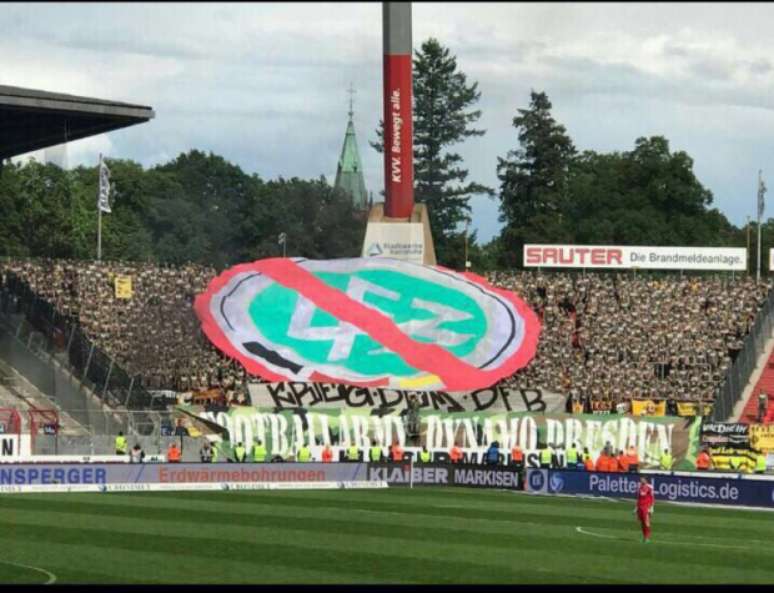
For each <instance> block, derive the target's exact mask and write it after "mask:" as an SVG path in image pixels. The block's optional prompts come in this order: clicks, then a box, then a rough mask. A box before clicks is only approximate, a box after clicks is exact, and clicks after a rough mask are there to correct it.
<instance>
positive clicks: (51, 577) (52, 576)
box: [0, 560, 56, 585]
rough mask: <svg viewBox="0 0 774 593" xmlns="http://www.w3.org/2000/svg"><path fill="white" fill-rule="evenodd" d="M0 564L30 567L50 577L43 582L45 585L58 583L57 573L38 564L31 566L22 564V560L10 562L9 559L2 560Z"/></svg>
mask: <svg viewBox="0 0 774 593" xmlns="http://www.w3.org/2000/svg"><path fill="white" fill-rule="evenodd" d="M0 564H10V565H11V566H19V567H21V568H28V569H29V570H34V571H35V572H42V573H43V574H44V575H46V576H47V577H48V580H47V581H46V582H45V583H43V584H44V585H53V584H54V583H56V575H55V574H54V573H53V572H49V571H47V570H46V569H45V568H38V567H37V566H29V565H28V564H21V563H20V562H10V561H9V560H0Z"/></svg>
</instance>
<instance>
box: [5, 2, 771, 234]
mask: <svg viewBox="0 0 774 593" xmlns="http://www.w3.org/2000/svg"><path fill="white" fill-rule="evenodd" d="M412 10H413V14H414V23H413V34H414V45H415V47H418V46H419V44H420V43H421V42H422V41H423V40H425V39H426V38H427V37H429V36H435V37H437V38H438V39H439V40H440V41H441V42H442V43H443V44H444V45H446V46H448V47H449V48H450V49H451V51H452V53H453V54H455V55H456V56H457V59H458V64H459V66H460V68H461V69H462V70H463V71H465V72H466V74H467V75H468V79H469V80H471V81H473V80H475V81H478V82H479V88H480V90H481V92H482V99H481V103H480V108H481V109H482V111H483V115H482V118H481V120H480V127H483V128H484V129H486V130H487V134H486V135H485V136H484V137H482V138H471V139H469V140H468V141H466V142H465V143H464V144H462V145H460V146H459V147H455V150H458V151H459V152H460V153H461V154H462V155H463V157H464V158H465V165H466V166H467V168H469V169H470V179H472V180H474V181H478V182H481V183H484V184H487V185H490V186H493V187H496V186H497V178H496V175H495V165H496V159H497V157H498V156H502V155H504V154H505V153H506V152H507V151H508V150H510V149H512V148H514V147H515V145H516V135H515V131H514V129H513V128H512V127H511V121H512V119H513V116H514V115H515V113H516V110H517V109H518V108H520V107H525V106H526V105H527V103H528V101H529V91H530V89H532V88H534V89H536V90H545V91H546V92H548V94H549V97H550V98H551V100H552V102H553V104H554V115H555V117H556V118H557V119H558V120H559V121H560V122H562V123H563V124H565V126H566V127H567V129H568V131H569V133H570V134H571V136H572V137H573V139H574V141H575V143H576V145H577V146H578V147H579V148H581V149H586V148H591V149H596V150H627V149H630V148H631V146H632V145H633V143H634V140H635V138H636V137H637V136H641V135H646V136H649V135H655V134H663V135H665V136H666V137H667V138H669V139H670V141H671V143H672V146H673V148H674V149H681V150H685V151H687V152H688V153H689V154H690V155H691V156H692V157H694V160H695V168H696V171H697V173H698V175H699V178H700V179H701V180H702V181H703V182H704V183H705V184H706V185H707V186H708V187H710V189H712V191H713V192H714V193H715V196H716V203H717V204H718V205H719V206H720V207H721V208H722V209H723V211H724V212H726V214H727V215H729V216H730V218H731V219H732V220H733V221H734V222H736V223H737V224H739V223H741V222H743V220H744V216H745V214H746V213H747V212H748V211H750V210H751V208H752V206H751V205H748V204H747V202H746V201H745V200H741V199H740V194H742V193H745V192H748V189H749V188H747V181H748V177H749V176H750V174H749V172H750V171H753V172H756V171H757V169H758V168H759V167H762V168H763V169H764V171H765V170H766V169H767V168H769V169H771V170H774V140H772V138H774V135H773V134H772V132H773V131H774V129H773V128H774V61H773V60H774V59H773V58H772V57H771V56H772V55H774V38H773V37H772V36H771V34H770V26H771V22H773V21H774V19H773V18H772V17H774V6H772V5H770V4H741V5H740V4H731V3H727V4H702V5H695V4H680V3H662V4H642V3H639V4H608V3H604V4H602V3H600V4H587V3H564V4H556V3H551V4H542V3H517V4H507V3H491V4H488V3H475V4H473V3H459V4H455V3H448V4H447V3H443V4H441V3H415V4H414V5H413V8H412ZM0 30H2V31H3V33H4V35H3V36H2V37H1V38H0V83H2V84H10V85H17V86H27V87H33V88H43V89H48V90H54V91H60V92H68V93H73V94H84V95H91V96H97V97H104V98H110V99H115V100H121V101H128V102H137V103H140V104H149V105H151V106H152V107H153V108H154V109H155V110H156V113H157V118H156V119H155V120H153V121H152V122H150V123H148V124H143V125H141V126H136V127H133V128H129V129H126V130H119V131H117V132H113V133H111V134H110V135H109V136H106V137H104V138H106V139H108V141H109V142H110V143H111V144H110V146H109V152H110V153H111V155H112V156H125V157H126V158H132V159H134V160H137V161H139V162H141V163H142V164H144V165H153V164H156V163H157V162H160V161H164V160H166V159H168V158H170V157H174V156H175V155H177V154H178V153H179V152H181V151H186V150H189V149H191V148H199V149H203V150H212V151H214V152H217V153H220V154H222V155H223V156H224V157H226V158H228V159H230V160H232V161H234V162H236V163H238V164H239V165H240V166H242V167H243V168H244V169H245V170H246V171H248V172H257V173H259V174H260V175H261V176H262V177H265V178H272V177H276V176H278V175H283V176H286V177H288V176H292V175H297V176H301V177H317V176H319V175H321V174H324V175H326V176H327V177H328V178H332V177H333V176H334V175H335V167H336V161H337V159H338V156H339V151H340V149H341V142H342V140H343V135H344V129H345V125H346V101H347V95H346V88H347V87H348V85H349V83H350V82H352V83H353V84H354V85H355V87H356V88H357V90H358V94H357V96H356V106H355V111H356V121H355V123H356V128H357V132H358V138H359V145H360V151H361V156H362V159H363V165H364V170H365V174H366V183H367V186H368V188H369V189H370V190H372V191H373V192H374V195H375V196H378V195H379V189H380V188H381V186H382V160H381V157H380V155H379V154H377V153H376V152H375V151H373V150H372V149H371V148H370V147H369V146H368V140H372V139H374V137H375V135H374V129H375V127H376V125H377V123H378V120H379V119H380V117H381V110H382V106H381V97H380V93H381V63H382V60H381V5H380V4H379V3H347V4H335V3H326V4H323V3H309V4H282V3H276V4H268V3H267V4H224V3H207V4H193V3H192V4H177V3H173V4H163V3H162V4H73V3H68V4H40V5H26V4H6V5H4V6H3V11H2V12H0ZM99 138H103V137H99ZM80 142H82V143H83V144H78V143H73V145H72V147H71V150H70V154H69V160H70V163H71V164H78V163H77V161H78V160H83V161H84V162H87V161H91V160H93V158H94V155H95V151H97V153H98V152H99V150H102V149H104V150H103V151H104V152H108V147H105V146H104V145H103V146H99V142H104V140H100V139H95V140H92V144H89V141H87V140H83V141H80ZM93 143H97V144H93ZM753 177H754V173H753ZM752 183H753V190H754V179H753V182H752ZM742 188H744V191H742ZM745 195H746V193H745ZM473 206H474V216H475V218H474V224H475V225H476V226H478V227H479V229H480V233H479V236H480V238H482V239H484V240H486V239H489V238H490V236H491V234H493V233H494V232H495V231H496V229H497V227H498V226H499V225H498V223H497V220H496V218H497V202H496V201H491V200H489V199H487V198H484V197H476V198H474V200H473Z"/></svg>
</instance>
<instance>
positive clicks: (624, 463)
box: [617, 451, 629, 472]
mask: <svg viewBox="0 0 774 593" xmlns="http://www.w3.org/2000/svg"><path fill="white" fill-rule="evenodd" d="M617 461H618V471H619V472H628V471H629V456H628V455H624V452H623V451H619V452H618V459H617Z"/></svg>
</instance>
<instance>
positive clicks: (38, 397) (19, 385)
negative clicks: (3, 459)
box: [0, 359, 89, 436]
mask: <svg viewBox="0 0 774 593" xmlns="http://www.w3.org/2000/svg"><path fill="white" fill-rule="evenodd" d="M0 407H2V408H15V409H16V410H18V411H19V412H20V413H21V418H22V427H23V429H24V430H25V431H28V430H29V418H28V417H27V414H25V412H26V411H28V410H34V409H39V410H40V409H42V410H50V409H56V410H57V412H58V414H59V430H60V434H63V435H68V436H82V435H88V434H89V432H88V431H87V430H86V429H85V428H84V427H83V426H82V425H81V424H80V423H78V422H76V421H75V419H73V418H72V417H71V416H70V415H69V414H68V413H67V412H65V411H64V410H63V409H62V408H61V406H58V405H57V404H56V403H55V402H53V401H52V400H51V399H49V398H48V397H46V396H45V395H44V394H43V393H42V392H40V391H39V390H38V389H37V388H36V387H35V386H34V385H33V384H32V383H30V382H29V381H28V380H27V379H26V378H25V377H24V376H23V375H22V374H21V373H19V372H18V371H17V370H16V369H14V368H13V367H12V366H11V365H10V364H8V363H7V362H6V361H5V360H2V359H0Z"/></svg>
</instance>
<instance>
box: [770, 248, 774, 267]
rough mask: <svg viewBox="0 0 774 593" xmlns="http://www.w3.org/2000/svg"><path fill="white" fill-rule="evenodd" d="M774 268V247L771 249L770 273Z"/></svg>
mask: <svg viewBox="0 0 774 593" xmlns="http://www.w3.org/2000/svg"><path fill="white" fill-rule="evenodd" d="M772 270H774V249H769V273H771V272H772Z"/></svg>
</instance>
